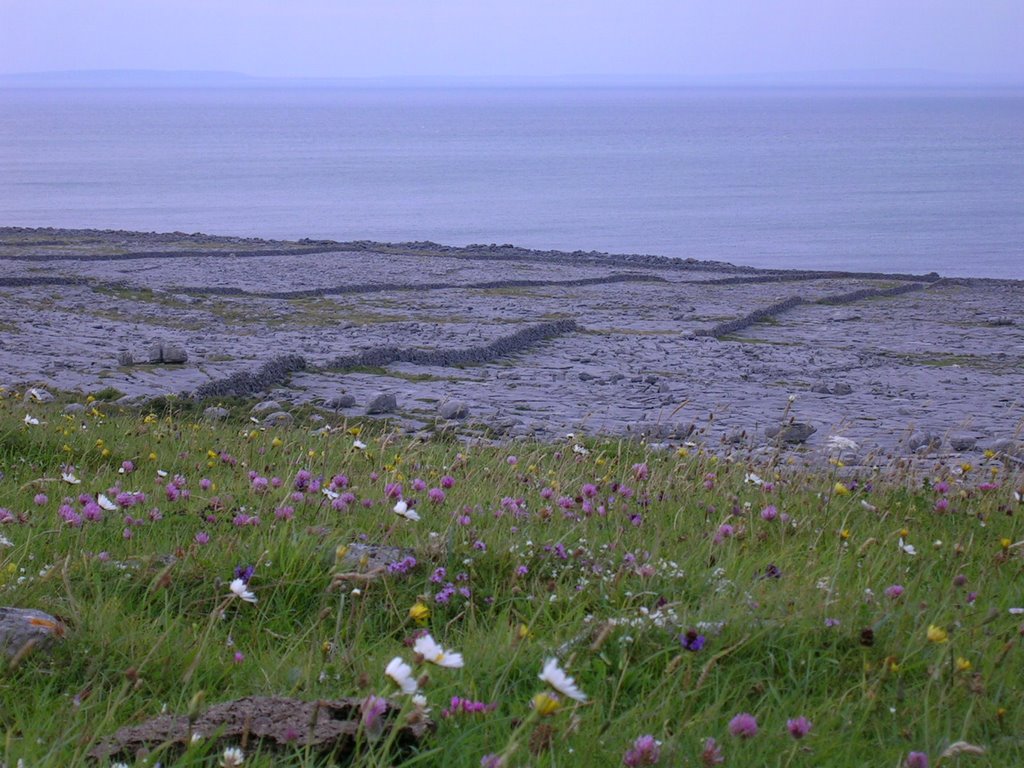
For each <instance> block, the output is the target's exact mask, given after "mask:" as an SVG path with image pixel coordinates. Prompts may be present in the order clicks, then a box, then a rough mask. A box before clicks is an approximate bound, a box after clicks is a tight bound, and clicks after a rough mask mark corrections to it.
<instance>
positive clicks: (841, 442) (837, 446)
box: [828, 435, 860, 451]
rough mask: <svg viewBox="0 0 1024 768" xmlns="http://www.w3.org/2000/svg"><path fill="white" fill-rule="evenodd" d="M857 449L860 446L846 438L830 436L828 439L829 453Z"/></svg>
mask: <svg viewBox="0 0 1024 768" xmlns="http://www.w3.org/2000/svg"><path fill="white" fill-rule="evenodd" d="M859 447H860V446H858V445H857V443H856V441H854V440H851V439H850V438H848V437H840V436H839V435H832V436H831V437H830V438H829V439H828V449H829V450H830V451H856V450H857V448H859Z"/></svg>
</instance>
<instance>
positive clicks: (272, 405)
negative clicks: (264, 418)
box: [251, 400, 281, 413]
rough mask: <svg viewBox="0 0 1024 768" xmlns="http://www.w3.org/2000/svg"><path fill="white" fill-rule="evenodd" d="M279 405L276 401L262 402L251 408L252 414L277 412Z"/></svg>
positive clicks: (279, 408)
mask: <svg viewBox="0 0 1024 768" xmlns="http://www.w3.org/2000/svg"><path fill="white" fill-rule="evenodd" d="M279 410H281V404H280V403H279V402H277V400H264V401H263V402H260V403H256V405H254V406H253V407H252V411H251V412H252V413H266V412H267V411H279Z"/></svg>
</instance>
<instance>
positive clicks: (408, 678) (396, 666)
mask: <svg viewBox="0 0 1024 768" xmlns="http://www.w3.org/2000/svg"><path fill="white" fill-rule="evenodd" d="M384 674H385V675H387V676H388V677H390V678H391V679H392V680H394V681H395V683H396V684H397V685H398V687H399V688H401V689H402V693H407V694H409V695H412V694H414V693H416V691H417V690H418V689H419V686H418V685H417V684H416V678H415V677H413V676H412V667H410V666H409V665H408V664H406V663H405V662H404V661H402V658H401V657H400V656H395V658H393V659H392V660H391V661H389V662H388V665H387V666H386V667H385V668H384Z"/></svg>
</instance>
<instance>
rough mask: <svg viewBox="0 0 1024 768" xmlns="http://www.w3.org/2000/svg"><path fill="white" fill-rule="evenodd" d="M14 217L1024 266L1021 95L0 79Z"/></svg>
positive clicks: (3, 160) (995, 272)
mask: <svg viewBox="0 0 1024 768" xmlns="http://www.w3.org/2000/svg"><path fill="white" fill-rule="evenodd" d="M0 225H11V226H29V227H42V226H47V227H50V226H52V227H74V228H80V227H90V228H101V229H127V230H141V231H147V232H149V231H156V232H165V231H181V232H206V233H210V234H221V235H245V236H256V237H264V238H287V239H298V238H314V239H321V238H331V239H336V240H377V241H388V242H401V241H423V240H430V241H434V242H438V243H444V244H448V245H467V244H471V243H482V244H490V243H498V244H504V243H511V244H514V245H519V246H524V247H529V248H538V249H544V250H564V251H577V250H581V251H592V250H595V251H606V252H611V253H643V254H656V255H662V256H670V257H679V258H695V259H713V260H720V261H728V262H732V263H735V264H746V265H753V266H757V267H767V268H797V269H837V270H857V271H884V272H909V273H926V272H932V271H934V272H938V273H940V274H942V275H948V276H973V277H998V278H1024V91H1020V90H943V89H922V90H901V89H878V90H859V89H849V88H847V89H833V90H826V89H768V88H760V89H742V88H735V89H715V88H672V87H658V88H640V87H631V88H624V87H616V88H599V87H585V88H584V87H579V88H555V87H536V88H525V87H521V88H495V87H460V88H443V87H430V88H426V87H424V88H397V87H394V88H368V87H362V88H360V87H331V88H315V87H296V88H277V87H267V88H263V87H251V88H214V87H211V88H153V89H132V88H106V89H90V88H45V89H33V88H7V89H2V90H0Z"/></svg>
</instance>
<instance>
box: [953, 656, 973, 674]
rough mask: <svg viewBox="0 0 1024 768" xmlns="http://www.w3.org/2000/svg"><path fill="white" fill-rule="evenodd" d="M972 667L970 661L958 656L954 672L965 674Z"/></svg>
mask: <svg viewBox="0 0 1024 768" xmlns="http://www.w3.org/2000/svg"><path fill="white" fill-rule="evenodd" d="M972 666H973V665H972V664H971V661H970V659H965V658H964V657H963V656H958V657H957V659H956V671H957V672H966V671H967V670H969V669H970V668H971V667H972Z"/></svg>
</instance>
